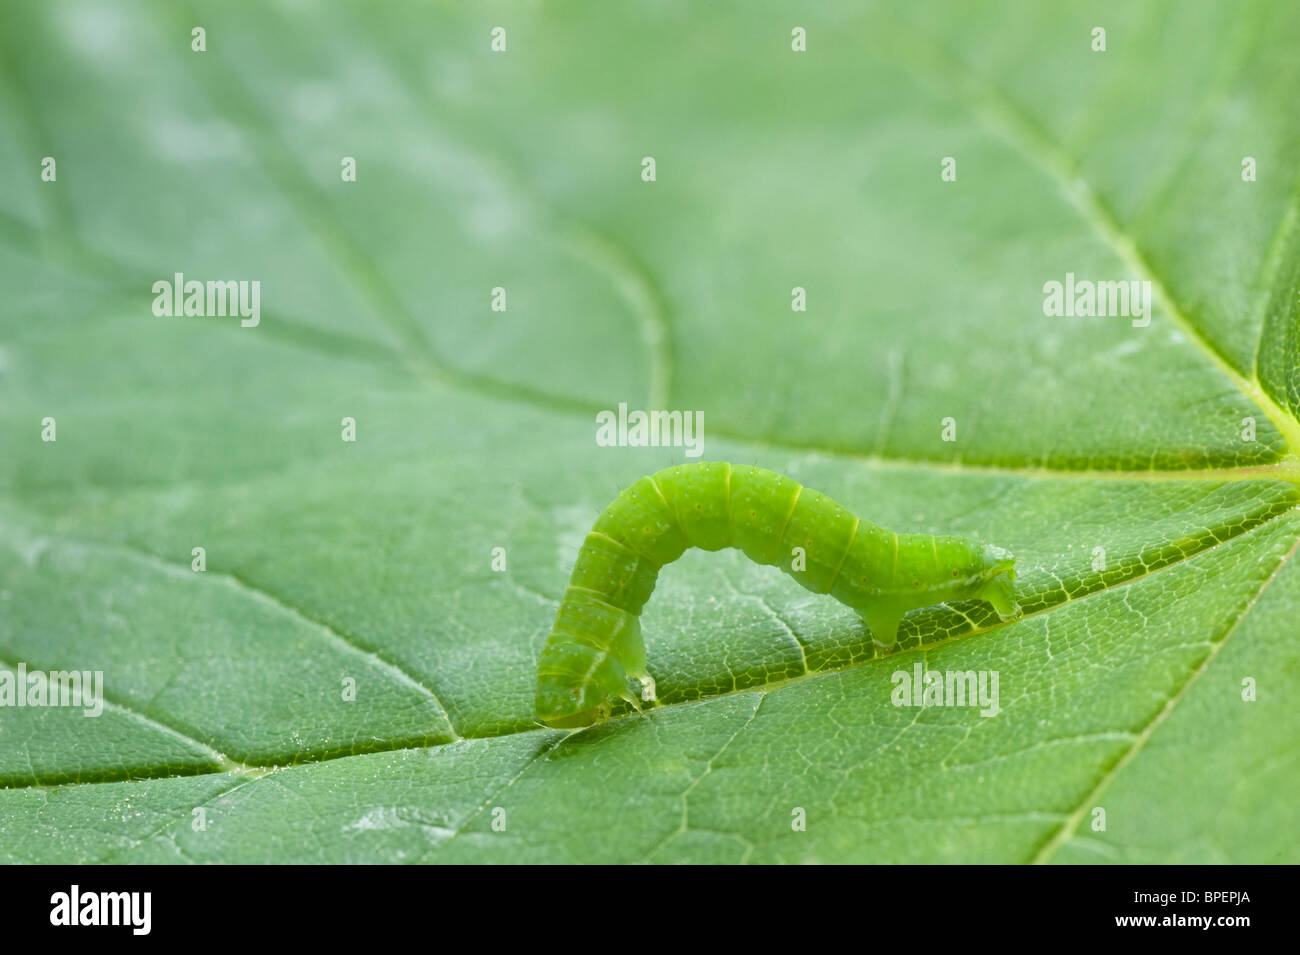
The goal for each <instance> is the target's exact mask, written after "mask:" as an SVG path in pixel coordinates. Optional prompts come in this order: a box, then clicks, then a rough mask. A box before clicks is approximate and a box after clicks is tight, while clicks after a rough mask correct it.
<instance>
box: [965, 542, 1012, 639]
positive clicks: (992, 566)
mask: <svg viewBox="0 0 1300 955" xmlns="http://www.w3.org/2000/svg"><path fill="white" fill-rule="evenodd" d="M974 576H975V580H976V582H977V586H976V588H975V593H974V594H973V596H974V597H975V598H976V599H978V600H985V601H987V602H988V603H990V604H991V605H992V606H993V609H994V610H996V611H997V612H998V616H999V617H1001V618H1002V619H1003V620H1011V619H1014V618H1015V617H1019V616H1020V604H1018V603H1016V590H1015V586H1014V582H1015V579H1016V559H1015V557H1013V556H1012V554H1011V552H1010V551H1009V550H1004V549H1003V548H1001V547H995V546H993V545H992V544H985V545H984V548H983V550H982V552H981V553H980V565H979V570H978V571H977V573H976V574H975V575H974Z"/></svg>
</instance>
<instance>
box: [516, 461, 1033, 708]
mask: <svg viewBox="0 0 1300 955" xmlns="http://www.w3.org/2000/svg"><path fill="white" fill-rule="evenodd" d="M688 547H700V548H703V549H704V550H721V549H722V548H724V547H738V548H740V549H741V550H743V551H744V552H745V555H746V556H747V557H749V558H750V559H751V560H754V561H757V562H758V563H760V564H770V565H773V566H777V567H780V568H781V569H782V570H784V571H786V572H787V573H788V574H790V576H792V577H793V578H794V579H795V580H796V581H798V582H799V583H800V584H802V585H803V586H804V587H806V588H808V589H809V590H811V591H812V592H813V593H818V594H830V595H831V596H832V597H834V598H835V599H836V600H838V601H840V602H841V603H844V604H847V605H848V606H850V607H852V608H853V609H854V610H856V611H858V613H860V614H861V615H862V617H863V619H864V620H865V621H866V623H867V626H869V627H870V628H871V632H872V634H873V635H874V637H875V638H876V640H878V641H879V642H881V643H884V644H886V645H888V644H892V643H893V642H894V641H895V638H896V637H897V634H898V624H899V622H900V621H901V620H902V618H903V614H905V613H907V612H908V611H909V610H914V609H916V608H918V607H928V606H930V605H931V604H936V603H942V602H943V601H947V600H962V599H970V598H976V599H980V600H986V601H988V602H989V603H990V604H992V605H993V608H994V609H995V610H996V611H997V612H998V615H999V616H1000V617H1001V618H1002V619H1003V620H1007V619H1010V618H1012V617H1016V616H1019V615H1020V607H1019V605H1018V604H1017V603H1016V599H1015V591H1014V589H1013V587H1012V581H1014V579H1015V576H1016V572H1015V563H1016V561H1015V558H1014V557H1012V556H1011V554H1009V553H1008V552H1007V551H1005V550H1003V549H1002V548H1000V547H992V546H988V545H984V544H980V543H978V542H976V541H973V540H969V539H967V538H964V537H932V536H930V535H928V534H895V533H894V532H893V531H887V530H885V529H884V528H882V527H877V526H876V525H875V524H868V523H867V522H866V521H864V520H861V519H859V518H857V517H854V516H853V515H852V514H850V513H849V512H848V511H846V510H845V509H844V508H842V507H840V506H839V505H838V504H836V503H835V502H834V501H832V500H831V499H830V498H828V497H826V496H825V495H824V494H819V493H817V492H816V491H813V490H810V489H808V488H805V487H803V486H801V485H800V484H798V483H797V482H796V481H792V480H791V479H790V478H788V477H785V476H783V475H780V474H776V473H774V472H772V471H765V470H763V469H762V468H755V467H735V466H733V465H731V464H727V463H725V462H723V463H700V464H681V465H678V466H677V467H671V468H666V469H664V470H662V471H659V472H657V473H655V474H652V475H650V476H649V477H643V478H641V479H640V480H639V481H637V482H636V483H635V484H633V485H632V486H631V487H629V488H628V489H627V490H625V491H624V492H623V493H622V494H620V495H619V496H618V498H617V499H616V500H615V501H614V503H612V504H610V505H609V507H607V508H606V509H605V511H604V513H603V514H601V515H600V517H599V518H598V519H597V520H596V526H595V527H593V528H592V530H591V533H589V534H588V535H587V539H586V540H585V541H584V542H583V545H582V550H581V551H580V552H579V554H578V561H577V563H576V564H575V565H574V567H573V575H572V576H571V577H570V579H569V588H568V589H567V590H566V591H565V592H564V599H563V600H562V601H561V602H560V609H559V612H558V613H556V615H555V625H554V626H553V627H552V628H551V633H550V636H549V637H547V639H546V645H545V646H544V647H543V648H542V653H541V657H540V659H539V660H538V663H537V716H538V719H539V720H541V721H542V722H543V723H545V724H547V725H548V726H553V727H560V728H564V727H576V726H588V725H590V724H592V723H595V722H596V721H598V720H603V719H607V718H608V717H609V714H610V710H611V704H612V702H613V701H614V700H615V699H623V700H626V701H627V702H628V703H630V704H632V706H633V707H635V708H636V709H637V710H640V709H641V706H640V703H641V702H642V701H644V702H650V701H652V700H654V698H655V682H654V679H653V678H652V677H651V676H650V674H649V673H647V672H646V662H645V642H644V641H643V640H642V639H641V624H640V614H641V608H642V607H643V606H645V602H646V601H647V600H648V599H649V598H650V593H651V591H653V590H654V587H655V580H656V579H657V578H658V576H659V568H660V567H662V566H663V565H664V564H669V563H672V562H673V561H674V560H676V559H677V558H678V557H680V556H681V555H682V552H683V551H685V550H686V548H688ZM796 548H802V551H803V554H802V558H803V559H802V561H801V562H800V561H797V560H795V559H794V558H795V557H796V556H797V553H796V550H795V549H796ZM796 567H797V568H798V569H795V568H796ZM638 697H639V699H638Z"/></svg>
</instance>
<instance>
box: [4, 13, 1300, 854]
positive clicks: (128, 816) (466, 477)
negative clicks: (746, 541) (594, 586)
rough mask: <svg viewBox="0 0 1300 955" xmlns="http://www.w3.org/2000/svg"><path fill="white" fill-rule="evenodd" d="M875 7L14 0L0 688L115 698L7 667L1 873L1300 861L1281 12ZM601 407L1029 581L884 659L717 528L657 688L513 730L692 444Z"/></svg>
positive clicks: (1285, 58)
mask: <svg viewBox="0 0 1300 955" xmlns="http://www.w3.org/2000/svg"><path fill="white" fill-rule="evenodd" d="M862 6H863V5H859V4H849V3H832V4H819V5H816V9H809V10H799V11H798V12H797V13H796V12H792V11H791V9H790V8H789V6H788V5H786V4H778V3H774V2H773V3H746V4H744V5H726V4H724V5H711V6H701V5H699V4H688V3H684V2H682V3H675V2H674V3H637V4H609V3H605V4H602V3H583V4H575V5H568V6H554V5H540V6H527V7H523V6H520V5H519V4H514V3H497V2H491V3H486V2H485V3H476V4H451V3H443V4H436V5H434V6H433V7H432V8H430V7H429V5H427V4H417V3H414V2H405V3H392V4H378V5H376V4H361V3H340V4H335V5H330V6H329V7H328V9H327V10H314V9H310V10H309V9H307V8H299V7H297V6H294V5H288V6H282V5H275V6H273V7H271V8H265V7H263V6H262V5H251V4H250V5H239V4H228V3H215V2H213V3H204V4H201V5H195V6H192V7H184V6H182V5H178V4H173V3H163V2H161V0H159V2H124V3H117V4H112V5H103V4H95V3H90V2H85V0H78V2H72V0H62V2H55V3H50V2H42V3H37V2H35V0H18V2H11V3H7V4H5V5H4V7H3V9H2V10H0V131H2V134H0V177H2V178H3V181H4V182H5V183H6V189H5V190H4V192H3V195H2V197H0V284H2V286H3V288H4V290H5V293H6V294H5V305H4V308H3V312H0V316H2V318H0V321H2V322H3V332H4V334H3V337H2V338H0V449H2V452H0V684H2V682H3V680H4V679H6V677H5V674H15V675H16V673H17V672H18V669H19V668H20V667H22V668H25V669H26V670H28V671H40V672H42V673H53V672H56V671H71V670H78V671H92V672H94V671H102V674H103V687H104V697H105V701H106V702H105V706H104V712H103V713H102V715H100V716H97V717H87V716H85V715H83V713H82V711H81V710H80V709H77V708H71V707H16V706H4V707H0V786H3V787H4V788H3V789H0V859H3V860H5V861H12V862H41V863H47V862H87V861H99V862H104V861H125V862H186V861H193V862H293V861H300V862H322V861H323V862H415V861H428V862H504V861H524V862H679V861H688V862H742V861H744V862H844V861H858V862H908V861H919V862H937V861H952V862H1031V861H1033V862H1162V863H1164V862H1197V863H1203V862H1233V863H1237V862H1296V861H1300V846H1298V845H1297V841H1296V837H1295V835H1294V834H1295V833H1296V832H1300V810H1298V809H1297V805H1296V801H1295V799H1294V798H1293V795H1292V794H1293V793H1294V792H1295V791H1296V789H1297V787H1300V761H1297V759H1296V758H1295V757H1294V754H1295V753H1296V752H1298V751H1300V716H1297V713H1296V708H1295V706H1294V702H1295V700H1296V699H1297V698H1298V696H1297V694H1300V651H1298V650H1297V642H1296V634H1295V620H1296V619H1297V614H1298V613H1300V569H1298V568H1297V566H1296V561H1295V560H1293V559H1292V557H1293V555H1294V553H1295V551H1296V549H1297V545H1298V544H1300V510H1298V509H1297V505H1300V490H1298V488H1297V485H1300V460H1298V459H1297V452H1298V451H1300V423H1298V421H1297V414H1298V413H1300V184H1298V183H1297V180H1296V178H1295V175H1294V171H1293V166H1294V162H1293V160H1294V157H1295V155H1296V154H1297V151H1298V150H1300V127H1297V125H1296V123H1295V122H1294V110H1295V97H1294V90H1295V89H1296V84H1297V81H1300V60H1298V59H1297V58H1296V57H1295V49H1296V47H1297V44H1298V43H1300V10H1297V9H1296V8H1295V7H1294V6H1293V5H1285V4H1273V3H1266V2H1262V0H1261V2H1242V3H1237V4H1232V5H1230V6H1229V5H1211V4H1174V3H1163V2H1151V0H1147V2H1139V3H1134V2H1132V0H1128V2H1123V3H1121V2H1107V3H1101V4H1098V3H1087V4H1084V3H1077V4H1076V3H1068V4H1038V3H1028V2H1026V3H1023V4H1020V3H1017V4H1007V3H992V2H989V3H979V4H967V3H957V2H955V0H954V2H952V3H947V4H941V5H937V6H936V5H933V4H931V5H925V6H924V7H921V6H918V5H916V4H912V3H906V2H903V0H898V2H894V3H874V4H870V5H867V6H868V8H869V9H867V10H864V9H863V8H862ZM196 26H201V27H203V28H204V29H205V30H206V50H205V51H204V52H195V51H194V50H192V49H191V30H192V29H193V28H194V27H196ZM497 26H503V27H504V28H505V29H506V35H507V49H506V50H505V51H504V52H493V50H492V49H491V31H492V28H493V27H497ZM1098 26H1100V27H1103V28H1104V29H1105V30H1106V41H1107V42H1106V50H1105V51H1104V52H1096V51H1094V50H1093V30H1094V28H1095V27H1098ZM794 27H803V28H805V30H806V32H807V51H806V52H795V51H793V50H792V49H791V30H792V29H793V28H794ZM345 156H351V157H354V158H355V159H356V162H357V179H356V181H355V182H344V181H343V180H342V178H341V176H340V163H341V161H342V158H343V157H345ZM644 156H653V157H654V158H655V160H656V172H657V176H656V180H655V181H654V182H645V181H643V180H642V178H641V161H642V158H643V157H644ZM44 157H53V158H54V159H55V160H56V162H57V178H56V179H55V180H54V181H52V182H51V181H43V180H42V177H41V169H42V160H43V159H44ZM944 157H953V158H954V159H955V160H956V169H957V177H956V180H955V181H951V182H947V181H943V180H942V179H941V177H940V164H941V161H942V160H943V158H944ZM1246 157H1250V158H1251V159H1253V160H1254V161H1255V165H1256V169H1257V177H1256V178H1255V180H1254V181H1246V180H1244V179H1243V178H1242V169H1243V159H1245V158H1246ZM177 272H180V273H184V275H185V276H186V277H187V278H191V279H198V280H200V281H203V280H227V279H234V280H257V281H260V282H261V283H262V285H261V288H262V311H261V320H260V323H259V324H258V325H257V326H256V327H242V326H241V324H240V321H239V320H238V318H232V317H204V318H200V317H179V318H161V317H157V316H155V315H154V313H153V311H152V303H153V301H154V293H153V291H152V285H153V283H154V282H156V281H159V280H170V279H171V278H172V276H173V275H174V274H175V273H177ZM1068 272H1073V273H1075V274H1076V275H1077V276H1078V277H1080V278H1087V279H1092V280H1114V281H1120V280H1130V279H1132V280H1139V281H1146V282H1150V283H1151V286H1150V287H1151V289H1152V296H1153V298H1152V301H1153V309H1152V314H1151V321H1150V323H1149V324H1148V325H1145V326H1142V325H1140V324H1138V325H1135V324H1134V323H1133V322H1131V321H1130V320H1128V319H1127V318H1123V317H1099V318H1078V317H1048V316H1046V315H1045V314H1044V310H1043V298H1044V290H1043V286H1044V283H1046V282H1049V281H1053V280H1055V281H1063V280H1064V277H1065V275H1066V273H1068ZM498 286H500V287H503V288H505V289H506V290H507V295H508V307H507V309H506V310H505V311H494V310H492V309H491V307H490V300H491V294H492V289H493V288H495V287H498ZM796 286H799V287H803V288H805V289H806V290H807V302H808V308H807V311H806V312H795V311H792V310H791V290H792V289H793V288H794V287H796ZM620 402H626V403H627V404H628V405H629V406H630V407H631V408H641V409H661V408H662V409H681V410H693V411H699V412H702V413H703V420H704V438H705V456H706V458H708V459H710V460H730V461H734V462H738V463H754V464H759V465H762V466H764V467H768V468H771V469H773V470H776V471H780V472H782V473H786V474H789V475H791V476H792V477H794V478H795V479H797V480H799V481H800V482H802V483H804V484H806V485H809V486H812V487H815V488H817V489H819V490H821V491H823V492H825V493H827V494H829V495H830V496H832V497H833V498H835V499H836V500H837V501H839V502H841V503H842V504H844V505H845V506H846V507H848V508H849V509H851V510H852V511H854V512H855V513H857V514H860V515H862V516H863V517H864V518H865V519H868V520H871V521H873V522H876V523H879V524H882V525H884V526H887V527H890V528H892V529H895V530H898V531H912V532H928V533H951V534H963V535H969V536H975V537H980V538H982V539H984V540H987V541H989V542H993V543H997V544H999V545H1002V546H1005V547H1008V548H1010V549H1011V550H1013V551H1014V552H1015V554H1016V555H1017V557H1018V570H1019V574H1020V576H1019V578H1018V580H1017V587H1018V589H1019V593H1020V598H1021V603H1022V604H1023V605H1024V606H1025V609H1026V616H1025V617H1024V618H1023V619H1021V620H1019V621H1016V622H1014V623H1010V624H1002V623H1000V622H999V621H997V619H996V617H995V616H994V615H993V614H992V613H991V612H990V611H989V609H988V608H987V607H986V606H984V605H982V604H972V605H954V606H940V607H936V608H930V609H929V610H926V611H923V612H919V613H916V614H913V615H911V616H910V617H909V618H908V619H907V620H906V621H905V623H904V627H903V632H902V641H901V643H900V645H899V646H898V647H897V648H895V649H893V650H883V649H882V648H880V647H878V646H876V645H874V644H873V643H872V641H871V638H870V635H869V633H868V632H867V631H866V630H865V628H864V626H863V625H862V623H861V621H859V620H858V619H857V618H856V617H855V615H854V614H852V613H851V612H850V611H848V610H847V609H845V608H844V607H842V606H840V605H838V604H836V603H835V602H834V601H830V600H828V599H826V598H821V597H815V596H812V595H810V594H808V593H807V592H805V591H803V590H801V589H800V588H798V587H797V586H796V585H795V584H794V583H793V582H792V581H791V580H790V579H789V578H787V577H784V576H783V575H781V574H779V573H777V572H775V571H774V570H772V569H771V568H764V567H758V566H755V565H753V564H751V563H749V562H748V561H746V560H745V558H744V557H743V556H741V555H740V554H738V553H736V552H734V551H726V552H722V553H715V554H705V553H700V552H690V553H688V554H687V555H686V556H685V557H684V558H683V559H682V560H681V561H679V562H677V563H675V564H673V565H671V566H670V567H668V568H666V569H665V571H664V573H663V574H662V576H661V579H660V584H659V587H658V589H657V592H656V594H655V595H654V597H653V599H652V600H651V602H650V604H649V605H648V607H647V609H646V612H645V615H644V617H643V627H644V630H645V632H646V634H647V648H648V653H649V667H650V671H651V673H653V674H654V675H655V677H656V678H657V680H658V684H659V691H660V697H661V700H660V704H659V705H658V706H657V707H656V708H654V709H653V710H652V711H650V712H649V713H648V715H646V716H645V717H631V718H625V719H618V720H614V721H611V722H608V723H605V724H601V725H598V726H595V727H591V728H588V729H585V730H582V731H579V732H576V733H572V734H570V733H566V732H559V731H553V730H546V729H542V728H540V727H539V726H538V725H537V724H536V723H535V722H534V720H533V713H532V693H533V684H534V674H535V660H536V655H537V652H538V650H539V648H540V646H541V643H542V641H543V639H544V637H545V635H546V632H547V631H548V629H549V626H550V623H551V619H552V617H553V615H554V611H555V607H556V601H557V599H558V598H559V595H560V594H561V593H562V592H563V589H564V586H565V582H566V580H567V575H568V572H569V570H570V569H571V567H572V564H573V560H574V558H575V556H576V553H577V547H578V545H579V543H580V542H581V540H582V537H583V535H584V534H585V533H586V531H587V529H588V528H589V527H590V526H591V524H592V522H593V521H594V519H595V517H596V515H597V514H598V513H599V511H600V510H601V508H603V507H604V506H605V504H606V503H607V502H608V501H609V500H610V499H612V498H613V497H614V495H615V494H616V493H617V492H618V490H619V489H620V488H622V487H624V486H626V485H627V484H629V483H630V482H631V481H633V480H634V479H635V478H637V477H639V476H640V475H642V474H646V473H649V472H651V471H653V470H656V469H657V468H659V467H663V466H665V465H667V464H670V463H674V462H677V461H681V460H683V457H682V451H681V449H677V448H642V449H638V448H605V447H598V446H597V445H596V443H595V440H594V433H595V427H594V418H593V415H594V414H595V412H596V411H598V410H600V409H604V408H611V409H612V408H616V407H617V406H618V404H619V403H620ZM46 418H53V419H54V420H55V422H56V424H57V439H56V440H55V441H47V440H43V439H42V435H43V431H45V429H46V425H45V424H44V423H43V421H44V419H46ZM345 418H352V419H354V421H355V424H356V435H357V438H356V441H355V442H348V441H344V440H342V439H341V431H342V427H343V424H342V422H343V419H345ZM946 418H952V419H954V420H955V423H956V429H957V440H956V441H951V442H950V441H944V440H942V438H941V428H942V422H943V421H944V419H946ZM1246 419H1250V421H1249V422H1248V421H1247V420H1246ZM1252 429H1253V436H1252V433H1251V432H1252ZM198 547H202V548H203V549H204V555H205V560H206V569H205V570H203V571H201V572H200V571H196V570H194V569H192V561H194V560H195V556H194V548H198ZM497 547H501V548H505V553H506V557H507V566H506V569H505V570H504V571H496V570H494V569H493V566H492V559H493V548H497ZM918 666H920V667H922V668H923V669H925V670H930V671H939V672H940V673H958V672H961V671H987V672H996V674H997V677H998V687H999V690H998V698H997V706H996V713H989V714H988V715H981V708H980V707H974V706H938V705H929V706H923V707H918V706H897V705H894V696H895V690H896V686H897V684H898V682H899V678H898V677H896V674H900V673H901V674H903V675H910V674H913V673H915V672H916V670H915V668H916V667H918ZM10 679H12V677H10ZM353 691H354V692H355V698H354V699H351V698H349V696H350V695H351V694H352V692H353ZM985 709H989V708H987V707H986V708H985ZM200 810H201V811H200ZM1103 818H1104V826H1102V819H1103Z"/></svg>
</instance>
